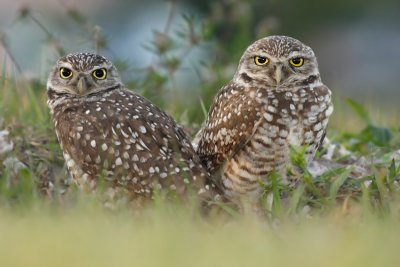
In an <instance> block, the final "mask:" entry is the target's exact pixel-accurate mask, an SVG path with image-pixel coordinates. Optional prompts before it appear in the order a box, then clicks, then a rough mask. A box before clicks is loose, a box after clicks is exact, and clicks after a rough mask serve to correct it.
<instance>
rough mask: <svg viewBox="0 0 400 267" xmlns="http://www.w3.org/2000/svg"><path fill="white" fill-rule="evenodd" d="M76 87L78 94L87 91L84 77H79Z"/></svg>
mask: <svg viewBox="0 0 400 267" xmlns="http://www.w3.org/2000/svg"><path fill="white" fill-rule="evenodd" d="M77 89H78V93H79V94H80V95H84V94H85V92H86V91H87V83H86V80H85V78H84V77H81V78H79V81H78V85H77Z"/></svg>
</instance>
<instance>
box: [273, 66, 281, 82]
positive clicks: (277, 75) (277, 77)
mask: <svg viewBox="0 0 400 267" xmlns="http://www.w3.org/2000/svg"><path fill="white" fill-rule="evenodd" d="M281 80H282V66H277V67H276V68H275V81H276V84H280V83H281Z"/></svg>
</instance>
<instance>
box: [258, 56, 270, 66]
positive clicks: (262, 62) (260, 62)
mask: <svg viewBox="0 0 400 267" xmlns="http://www.w3.org/2000/svg"><path fill="white" fill-rule="evenodd" d="M254 62H255V63H256V65H258V66H263V65H265V64H267V63H268V62H269V59H268V58H266V57H260V56H256V57H255V58H254Z"/></svg>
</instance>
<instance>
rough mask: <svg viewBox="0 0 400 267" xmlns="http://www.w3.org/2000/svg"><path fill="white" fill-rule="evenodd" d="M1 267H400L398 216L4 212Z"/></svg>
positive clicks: (0, 225)
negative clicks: (275, 218) (218, 217)
mask: <svg viewBox="0 0 400 267" xmlns="http://www.w3.org/2000/svg"><path fill="white" fill-rule="evenodd" d="M0 218H1V219H0V265H1V266H41V267H45V266H57V267H62V266H68V267H70V266H87V267H89V266H97V267H101V266H119V267H122V266H165V267H168V266H221V267H222V266H308V267H314V266H315V267H316V266H324V267H329V266H352V267H357V266H360V267H361V266H363V267H365V266H398V264H399V263H400V254H399V253H398V242H399V239H400V227H399V217H398V214H396V215H395V216H390V217H386V218H381V219H377V218H376V217H368V216H365V217H363V218H358V219H356V218H355V217H354V216H352V217H347V216H343V214H340V212H338V213H335V212H334V213H331V214H330V215H328V216H324V217H322V218H321V217H319V218H312V219H310V218H309V219H305V218H304V219H302V220H300V221H299V222H298V223H293V221H290V222H288V221H286V222H285V221H284V222H281V223H275V224H273V225H271V224H266V223H265V222H262V221H260V220H258V219H256V218H252V217H245V218H240V219H238V220H235V221H231V222H230V223H227V224H224V225H221V224H218V223H213V222H209V221H204V220H195V219H193V218H192V217H191V216H189V215H187V214H185V213H180V211H177V210H175V211H174V212H172V213H166V212H164V211H158V212H155V211H154V210H153V211H151V212H149V213H148V214H145V215H142V216H141V217H140V218H137V217H135V216H132V215H131V214H128V213H126V212H119V213H116V214H109V213H108V212H105V211H104V210H103V211H101V210H94V209H89V210H86V209H83V210H79V209H78V210H76V209H75V210H73V211H70V212H66V213H63V214H61V215H60V214H58V215H55V214H48V213H46V212H43V211H36V212H35V211H30V212H27V213H22V214H21V213H18V214H16V213H14V212H7V211H4V210H2V211H0Z"/></svg>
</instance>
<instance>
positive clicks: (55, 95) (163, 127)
mask: <svg viewBox="0 0 400 267" xmlns="http://www.w3.org/2000/svg"><path fill="white" fill-rule="evenodd" d="M47 95H48V106H49V107H50V110H51V113H52V115H53V121H54V125H55V130H56V134H57V138H58V140H59V143H60V145H61V148H62V151H63V154H64V158H65V161H66V163H67V167H68V170H69V172H70V174H71V175H72V177H73V178H74V181H75V182H76V183H77V184H78V185H80V186H83V187H84V188H89V189H92V188H95V187H96V183H97V182H98V180H99V179H100V178H102V177H103V178H104V180H105V181H109V182H110V183H111V184H112V185H113V186H112V187H113V188H119V189H121V188H122V190H123V191H126V192H127V193H129V196H131V197H132V198H133V199H135V200H146V199H149V198H151V197H152V194H153V192H154V191H155V190H161V191H162V190H164V191H167V189H168V192H170V191H172V192H173V193H172V194H173V195H178V196H180V195H186V193H187V191H189V190H192V189H193V191H195V193H199V195H200V197H201V198H205V199H213V198H214V197H217V196H218V192H217V189H216V188H214V184H212V183H211V182H210V181H209V174H208V172H207V170H206V168H205V167H203V165H202V164H201V162H200V159H199V158H198V156H197V155H196V154H195V152H194V149H193V147H192V146H191V143H190V141H189V139H188V137H187V136H186V134H185V133H184V132H183V130H182V129H181V128H180V127H179V126H178V125H177V124H176V123H175V121H174V120H173V119H172V118H171V117H169V116H168V115H167V114H166V113H164V112H163V111H161V110H160V109H159V108H157V107H155V106H154V105H153V104H152V103H150V102H149V101H148V100H146V99H145V98H143V97H142V96H140V95H138V94H136V93H134V92H132V91H129V90H127V89H126V88H125V87H124V85H123V84H122V82H121V79H120V77H119V75H118V72H117V69H116V68H115V67H114V65H113V64H112V63H111V62H110V61H109V60H107V59H106V58H104V57H103V56H100V55H96V54H90V53H78V54H70V55H67V56H65V57H62V58H60V59H59V60H58V61H57V63H56V65H55V66H54V68H53V69H52V71H51V73H50V75H49V78H48V82H47ZM120 191H121V190H120Z"/></svg>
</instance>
